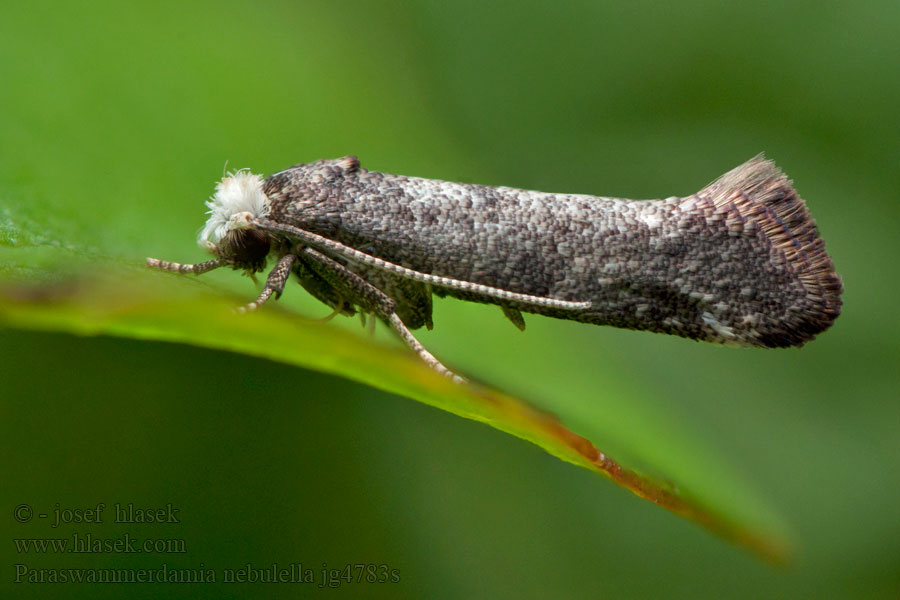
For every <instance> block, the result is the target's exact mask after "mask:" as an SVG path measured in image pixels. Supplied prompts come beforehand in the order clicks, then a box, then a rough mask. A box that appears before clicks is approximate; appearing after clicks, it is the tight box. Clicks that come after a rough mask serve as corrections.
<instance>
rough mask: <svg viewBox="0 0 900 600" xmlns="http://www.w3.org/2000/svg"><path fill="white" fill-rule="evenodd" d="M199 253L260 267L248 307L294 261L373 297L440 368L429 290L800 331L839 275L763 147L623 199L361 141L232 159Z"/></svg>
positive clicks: (343, 301) (747, 337) (311, 277)
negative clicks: (417, 172)
mask: <svg viewBox="0 0 900 600" xmlns="http://www.w3.org/2000/svg"><path fill="white" fill-rule="evenodd" d="M206 204H207V206H208V207H209V220H208V221H207V222H206V226H205V227H204V228H203V230H202V231H201V232H200V236H199V240H198V241H199V244H200V246H201V247H203V248H205V249H206V250H208V251H209V252H211V253H212V254H213V255H214V257H215V258H213V259H212V260H209V261H207V262H203V263H199V264H179V263H172V262H167V261H161V260H157V259H153V258H148V259H147V264H148V265H150V266H151V267H155V268H159V269H163V270H167V271H177V272H180V273H196V274H199V273H204V272H206V271H209V270H211V269H215V268H218V267H222V266H229V267H231V268H233V269H241V270H244V271H247V272H248V273H250V274H251V275H252V274H253V273H256V272H258V271H262V270H263V269H264V268H265V267H266V263H267V262H268V261H269V259H270V258H271V259H274V260H275V267H274V268H273V269H272V270H271V271H270V272H269V275H268V279H267V281H266V283H265V286H264V288H263V291H262V293H261V294H260V295H259V297H258V298H257V299H256V300H255V301H253V302H251V303H250V304H248V305H247V306H245V307H244V308H243V309H242V310H255V309H256V308H258V307H259V306H260V305H262V304H263V303H265V302H266V301H267V300H269V298H271V297H272V296H273V295H274V296H275V297H276V298H277V297H278V296H280V295H281V292H282V290H283V289H284V285H285V282H286V281H287V280H288V278H289V277H290V275H291V274H292V273H293V274H294V275H295V276H296V278H297V280H298V281H299V282H300V284H301V285H302V286H303V287H304V288H305V289H306V290H307V291H308V292H309V293H310V294H312V295H313V296H314V297H316V298H317V299H319V300H321V301H322V302H324V303H325V304H327V305H328V306H330V307H331V308H332V309H333V310H334V311H335V313H336V314H337V313H340V314H345V315H353V314H355V313H356V312H357V311H359V312H361V313H363V314H370V315H374V316H376V317H378V318H380V319H381V320H383V321H384V322H386V323H387V324H388V325H390V326H391V327H392V328H393V329H394V330H395V331H396V332H397V333H398V334H399V335H400V337H401V338H402V339H403V340H404V341H405V342H406V343H407V344H408V345H409V346H410V347H411V348H412V349H413V350H414V351H416V352H417V353H418V354H419V356H421V357H422V359H423V360H425V362H426V363H428V364H429V365H431V366H432V367H433V368H434V369H436V370H438V371H439V372H441V373H443V374H445V375H447V376H449V377H453V378H455V379H457V380H462V379H461V378H460V377H458V376H456V375H454V374H453V373H452V372H451V371H450V370H448V369H447V368H446V367H444V366H443V365H442V364H441V363H440V362H439V361H438V360H437V359H435V358H434V357H433V356H432V355H431V354H430V353H429V352H428V351H427V350H426V349H425V348H424V347H423V346H422V345H421V344H420V343H419V342H418V341H417V340H416V338H415V337H414V336H413V335H412V333H411V331H410V330H412V329H417V328H419V327H422V326H423V325H424V326H425V327H427V328H429V329H431V327H432V296H433V295H437V296H438V297H444V296H452V297H455V298H460V299H463V300H469V301H473V302H483V303H490V304H496V305H498V306H499V307H500V308H501V309H502V310H503V314H504V315H506V317H507V318H509V320H510V321H512V322H513V323H514V324H515V325H516V326H517V327H518V328H520V329H524V328H525V321H524V318H523V317H522V313H523V312H526V313H535V314H540V315H546V316H550V317H557V318H561V319H571V320H575V321H580V322H583V323H594V324H597V325H613V326H615V327H625V328H629V329H641V330H646V331H653V332H658V333H669V334H674V335H680V336H684V337H688V338H693V339H696V340H703V341H707V342H714V343H720V344H731V345H739V346H757V347H763V348H776V347H785V346H799V345H802V344H803V343H804V342H807V341H809V340H811V339H812V338H813V337H815V336H816V334H818V333H820V332H822V331H824V330H825V329H827V328H828V327H829V326H830V325H831V324H832V322H833V321H834V320H835V318H837V316H838V315H839V314H840V309H841V299H840V295H841V291H842V287H841V279H840V277H839V276H838V275H836V274H835V272H834V265H833V263H832V261H831V258H830V257H829V256H828V254H827V253H826V252H825V244H824V242H823V241H822V239H821V238H820V237H819V234H818V230H817V228H816V225H815V222H814V221H813V219H812V218H811V217H810V215H809V212H808V211H807V209H806V205H805V204H804V202H803V200H802V199H801V198H800V197H799V196H798V195H797V193H796V192H795V191H794V188H793V187H792V185H791V182H790V181H789V180H788V179H787V177H785V176H784V175H783V174H782V173H781V172H780V171H779V170H778V169H777V168H776V167H775V165H774V164H773V163H772V162H770V161H767V160H764V159H763V158H762V157H756V158H753V159H751V160H750V161H748V162H746V163H744V164H743V165H741V166H739V167H737V168H735V169H733V170H732V171H729V172H728V173H726V174H725V175H723V176H722V177H720V178H719V179H717V180H716V181H714V182H713V183H711V184H709V185H708V186H706V187H705V188H703V189H702V190H700V191H699V192H698V193H696V194H694V195H692V196H688V197H686V198H677V197H671V198H666V199H665V200H625V199H617V198H602V197H595V196H586V195H576V194H553V193H543V192H534V191H527V190H520V189H514V188H508V187H492V186H485V185H475V184H467V183H454V182H449V181H438V180H432V179H422V178H418V177H404V176H401V175H390V174H387V173H379V172H376V171H368V170H366V169H363V168H362V167H360V164H359V160H357V158H356V157H355V156H347V157H344V158H340V159H336V160H319V161H316V162H312V163H308V164H300V165H296V166H293V167H290V168H288V169H285V170H284V171H280V172H278V173H275V174H273V175H270V176H268V177H266V178H262V177H261V176H259V175H254V174H252V173H250V172H249V171H245V170H244V171H237V172H235V173H232V174H230V175H228V176H226V177H224V178H223V179H222V181H220V182H219V183H218V184H217V186H216V193H215V195H213V196H212V198H210V200H209V201H208V202H207V203H206Z"/></svg>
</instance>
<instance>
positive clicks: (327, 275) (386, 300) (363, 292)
mask: <svg viewBox="0 0 900 600" xmlns="http://www.w3.org/2000/svg"><path fill="white" fill-rule="evenodd" d="M301 252H303V254H304V257H305V258H308V259H311V260H309V261H308V264H309V266H310V267H312V268H313V269H315V270H316V272H317V273H318V275H319V276H320V277H322V278H323V279H325V280H326V281H328V282H329V283H330V284H331V285H333V286H334V287H336V288H338V289H339V290H342V291H345V292H346V295H347V297H348V298H351V299H353V300H354V301H355V302H356V303H358V304H360V305H361V306H362V307H363V310H364V311H368V312H372V313H374V314H375V315H376V316H377V317H379V318H380V319H383V320H384V321H385V322H386V323H387V324H388V325H390V326H391V327H392V328H393V329H394V331H396V332H397V334H398V335H399V336H400V338H401V339H402V340H403V341H404V342H406V345H407V346H409V347H410V349H412V351H413V352H415V353H416V354H418V355H419V358H421V359H422V360H423V361H424V362H425V364H427V365H428V366H429V367H431V368H432V369H434V370H435V371H437V372H438V373H440V374H441V375H444V376H445V377H449V378H450V379H452V380H453V381H455V382H457V383H466V380H465V379H463V378H462V377H460V376H459V375H457V374H455V373H454V372H453V371H451V370H450V369H448V368H447V367H445V366H444V365H442V364H441V362H440V361H439V360H438V359H436V358H435V357H434V356H433V355H432V354H431V353H430V352H429V351H428V350H426V349H425V347H424V346H423V345H422V344H421V343H419V340H417V339H416V338H415V336H414V335H413V334H412V332H411V331H410V330H409V329H408V328H407V327H406V325H404V323H403V321H402V320H400V317H399V316H398V315H397V313H396V311H395V310H394V306H395V302H394V301H393V300H392V299H391V298H390V297H388V296H387V295H386V294H385V293H384V292H382V291H381V290H379V289H378V288H377V287H375V286H374V285H372V284H371V283H369V282H368V281H366V280H365V279H363V278H362V277H360V276H359V275H357V274H356V273H354V272H353V271H351V270H350V269H348V268H347V267H345V266H344V265H342V264H340V263H339V262H337V261H336V260H334V259H332V258H330V257H328V256H326V255H324V254H322V253H321V252H319V251H318V250H314V249H312V248H304V249H303V250H302V251H301Z"/></svg>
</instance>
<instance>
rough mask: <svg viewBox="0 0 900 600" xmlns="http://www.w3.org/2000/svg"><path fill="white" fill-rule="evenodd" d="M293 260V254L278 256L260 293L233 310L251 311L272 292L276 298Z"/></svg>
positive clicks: (261, 303) (294, 256) (260, 304)
mask: <svg viewBox="0 0 900 600" xmlns="http://www.w3.org/2000/svg"><path fill="white" fill-rule="evenodd" d="M295 260H297V256H296V255H294V254H285V255H284V256H282V257H281V258H279V259H278V263H276V265H275V268H273V269H272V270H271V271H269V276H268V277H267V278H266V285H265V287H263V291H262V293H260V295H259V296H258V297H257V298H256V300H254V301H253V302H251V303H250V304H245V305H244V306H239V307H238V308H236V309H235V310H236V311H237V312H239V313H246V312H253V311H254V310H256V309H257V308H259V307H260V306H262V305H263V304H265V303H266V302H267V301H268V300H269V298H271V297H272V295H273V294H274V295H275V297H276V298H278V297H279V296H281V292H282V291H284V284H285V282H286V281H287V280H288V277H290V275H291V268H292V267H293V266H294V261H295Z"/></svg>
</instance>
